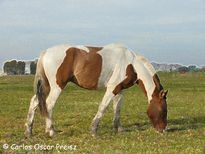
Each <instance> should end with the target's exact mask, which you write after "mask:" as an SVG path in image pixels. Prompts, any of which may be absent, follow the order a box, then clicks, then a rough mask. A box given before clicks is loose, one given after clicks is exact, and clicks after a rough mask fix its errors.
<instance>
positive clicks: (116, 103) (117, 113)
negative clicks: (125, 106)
mask: <svg viewBox="0 0 205 154" xmlns="http://www.w3.org/2000/svg"><path fill="white" fill-rule="evenodd" d="M121 104H122V91H121V92H120V93H118V94H117V95H116V96H115V97H114V98H113V109H114V119H113V126H114V130H115V132H124V129H123V128H122V127H121V125H120V110H121Z"/></svg>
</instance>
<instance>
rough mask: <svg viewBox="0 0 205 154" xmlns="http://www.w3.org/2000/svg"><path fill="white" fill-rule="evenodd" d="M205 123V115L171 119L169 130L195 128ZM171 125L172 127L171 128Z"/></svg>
mask: <svg viewBox="0 0 205 154" xmlns="http://www.w3.org/2000/svg"><path fill="white" fill-rule="evenodd" d="M201 124H205V117H202V116H201V117H187V118H180V119H169V120H168V129H167V132H175V131H184V130H195V129H198V128H201V127H202V125H201ZM169 126H170V128H169Z"/></svg>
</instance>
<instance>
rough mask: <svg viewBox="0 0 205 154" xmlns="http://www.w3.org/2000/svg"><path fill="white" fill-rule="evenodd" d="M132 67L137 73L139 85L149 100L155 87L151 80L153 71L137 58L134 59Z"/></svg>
mask: <svg viewBox="0 0 205 154" xmlns="http://www.w3.org/2000/svg"><path fill="white" fill-rule="evenodd" d="M134 67H135V71H136V73H137V77H138V81H140V87H141V89H142V90H143V91H144V92H145V94H146V96H147V98H148V101H149V102H150V100H151V99H152V94H153V92H154V89H155V87H156V85H155V83H154V80H153V76H154V73H153V72H152V71H150V70H149V69H148V68H147V67H146V66H145V65H144V64H143V63H142V62H141V61H138V60H137V59H136V60H135V61H134Z"/></svg>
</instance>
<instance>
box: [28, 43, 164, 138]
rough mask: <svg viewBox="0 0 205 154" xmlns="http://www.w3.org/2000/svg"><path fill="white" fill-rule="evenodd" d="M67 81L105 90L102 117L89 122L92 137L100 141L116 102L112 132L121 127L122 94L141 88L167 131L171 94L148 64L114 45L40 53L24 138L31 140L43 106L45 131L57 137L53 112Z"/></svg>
mask: <svg viewBox="0 0 205 154" xmlns="http://www.w3.org/2000/svg"><path fill="white" fill-rule="evenodd" d="M68 82H73V83H75V84H76V85H78V86H80V87H82V88H85V89H89V90H97V89H105V88H106V92H105V95H104V97H103V100H102V102H101V104H100V106H99V109H98V112H97V114H96V115H95V117H94V119H93V121H92V123H91V135H92V136H97V128H98V124H99V121H100V120H101V118H102V116H103V114H104V113H105V111H106V109H107V107H108V105H109V104H110V102H111V101H112V100H113V107H114V129H115V131H117V132H121V131H123V128H122V127H121V125H120V109H121V103H122V91H123V89H126V88H129V87H131V86H133V85H134V84H138V85H139V87H140V88H141V89H142V90H143V92H144V93H145V95H146V97H147V98H148V102H149V107H148V110H147V115H148V117H149V119H150V121H151V123H152V124H153V126H154V128H155V129H156V131H158V132H163V131H164V130H165V128H166V126H167V103H166V95H167V91H166V92H165V91H164V90H163V87H162V85H161V84H160V80H159V78H158V76H157V74H156V72H155V70H154V68H153V67H152V65H151V64H150V63H148V61H147V60H146V59H145V58H144V57H142V56H139V55H138V54H134V53H133V52H131V51H129V50H128V49H127V48H126V47H124V46H121V45H117V44H110V45H107V46H104V47H90V46H70V45H61V46H55V47H53V48H49V49H47V50H46V51H44V52H42V53H41V55H40V58H39V60H38V63H37V70H36V75H35V82H34V86H35V89H36V94H35V95H34V96H33V97H32V99H31V102H30V107H29V111H28V116H27V121H26V123H25V128H26V131H25V135H27V136H30V135H32V126H33V119H34V114H35V110H36V109H37V107H38V106H39V108H40V112H41V115H42V116H44V117H45V119H46V132H47V133H49V135H50V136H54V135H56V131H55V130H54V126H53V117H52V115H53V113H52V111H53V108H54V105H55V103H56V101H57V99H58V97H59V95H60V94H61V92H62V90H63V89H64V88H65V86H66V84H67V83H68Z"/></svg>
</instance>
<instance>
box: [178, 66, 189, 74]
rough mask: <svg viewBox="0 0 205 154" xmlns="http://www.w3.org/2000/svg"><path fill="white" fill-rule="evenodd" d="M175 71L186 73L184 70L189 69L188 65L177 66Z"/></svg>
mask: <svg viewBox="0 0 205 154" xmlns="http://www.w3.org/2000/svg"><path fill="white" fill-rule="evenodd" d="M177 71H178V72H180V73H186V72H188V71H189V69H188V67H186V66H182V67H179V68H178V69H177Z"/></svg>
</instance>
